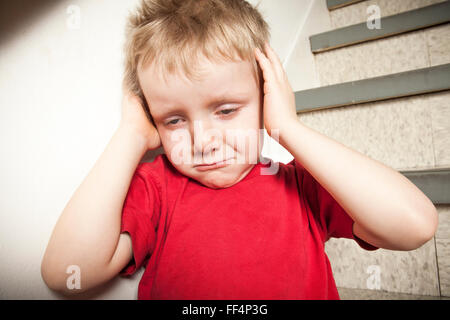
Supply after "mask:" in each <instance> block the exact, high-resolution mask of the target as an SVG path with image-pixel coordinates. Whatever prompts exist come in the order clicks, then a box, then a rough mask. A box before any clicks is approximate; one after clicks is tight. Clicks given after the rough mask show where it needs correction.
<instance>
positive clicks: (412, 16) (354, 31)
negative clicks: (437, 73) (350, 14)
mask: <svg viewBox="0 0 450 320" xmlns="http://www.w3.org/2000/svg"><path fill="white" fill-rule="evenodd" d="M447 22H450V1H445V2H442V3H438V4H434V5H431V6H426V7H423V8H419V9H415V10H411V11H407V12H403V13H400V14H396V15H392V16H388V17H384V18H381V19H380V23H381V28H380V29H369V28H368V27H367V24H366V23H365V22H364V23H359V24H355V25H351V26H348V27H344V28H339V29H335V30H331V31H327V32H323V33H319V34H316V35H312V36H311V37H309V40H310V43H311V51H312V52H313V53H318V52H323V51H328V50H333V49H336V48H342V47H346V46H351V45H354V44H357V43H362V42H366V41H371V40H375V39H380V38H386V37H390V36H393V35H397V34H401V33H405V32H410V31H414V30H419V29H423V28H428V27H431V26H435V25H439V24H442V23H447Z"/></svg>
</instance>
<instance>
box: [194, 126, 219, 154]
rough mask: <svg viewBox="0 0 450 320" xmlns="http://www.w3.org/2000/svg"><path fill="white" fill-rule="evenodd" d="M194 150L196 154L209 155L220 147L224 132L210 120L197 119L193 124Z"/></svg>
mask: <svg viewBox="0 0 450 320" xmlns="http://www.w3.org/2000/svg"><path fill="white" fill-rule="evenodd" d="M191 136H192V137H193V145H194V147H193V151H194V156H203V157H205V156H208V155H209V154H211V153H213V152H217V151H219V149H220V146H221V141H222V138H223V136H222V133H221V131H220V130H219V129H218V128H215V127H214V126H213V125H212V124H211V121H209V120H196V121H195V122H194V126H193V132H191Z"/></svg>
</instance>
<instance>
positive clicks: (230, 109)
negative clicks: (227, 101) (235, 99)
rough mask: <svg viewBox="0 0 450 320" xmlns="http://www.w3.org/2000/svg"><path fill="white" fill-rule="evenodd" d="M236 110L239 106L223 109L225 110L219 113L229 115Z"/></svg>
mask: <svg viewBox="0 0 450 320" xmlns="http://www.w3.org/2000/svg"><path fill="white" fill-rule="evenodd" d="M236 110H237V108H229V109H223V110H220V111H219V113H220V114H222V115H229V114H231V113H233V112H235V111H236Z"/></svg>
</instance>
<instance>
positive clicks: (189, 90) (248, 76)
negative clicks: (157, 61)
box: [139, 61, 257, 105]
mask: <svg viewBox="0 0 450 320" xmlns="http://www.w3.org/2000/svg"><path fill="white" fill-rule="evenodd" d="M201 71H202V72H201V77H200V78H199V79H197V80H195V79H189V78H188V77H187V76H186V75H185V74H183V73H180V72H175V73H172V74H165V75H163V74H161V73H162V70H161V68H157V67H155V66H154V65H149V66H147V67H145V68H142V69H141V70H140V73H139V78H140V83H141V86H142V90H143V91H144V93H145V94H146V96H149V97H150V96H151V98H152V99H153V100H157V101H158V102H159V103H158V105H168V104H171V103H173V102H175V103H176V102H177V98H180V99H189V98H192V99H201V100H203V101H205V100H208V99H220V98H223V99H233V98H234V99H240V98H242V97H244V96H248V95H249V94H251V93H254V91H255V90H257V86H256V85H255V84H256V83H255V79H254V77H253V73H252V67H251V64H250V63H249V62H248V61H239V62H234V61H231V62H223V63H214V62H211V63H205V64H204V65H202V69H201Z"/></svg>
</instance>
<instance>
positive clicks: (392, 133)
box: [293, 0, 450, 299]
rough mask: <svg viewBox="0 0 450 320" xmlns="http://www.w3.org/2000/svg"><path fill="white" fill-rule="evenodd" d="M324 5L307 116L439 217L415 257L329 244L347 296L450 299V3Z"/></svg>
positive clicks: (299, 96) (346, 1) (342, 1)
mask: <svg viewBox="0 0 450 320" xmlns="http://www.w3.org/2000/svg"><path fill="white" fill-rule="evenodd" d="M317 1H323V2H325V1H326V9H324V10H328V11H327V13H326V14H327V15H329V20H330V25H331V29H332V30H328V31H326V32H319V33H316V34H313V35H311V36H310V37H309V45H310V51H311V53H312V54H313V59H314V66H315V67H314V70H315V76H316V77H317V79H318V82H319V83H320V85H319V86H316V87H313V88H309V89H305V90H299V91H296V92H295V98H296V105H297V112H298V116H299V119H300V120H301V121H302V122H303V123H304V124H305V125H307V126H309V127H311V128H313V129H315V130H317V131H319V132H321V133H323V134H326V135H327V136H329V137H331V138H333V139H335V140H337V141H339V142H341V143H343V144H345V145H347V146H348V147H351V148H352V149H354V150H357V151H359V152H361V153H363V154H365V155H367V156H369V157H371V158H373V159H376V160H378V161H380V162H382V163H385V164H386V165H388V166H390V167H392V168H394V169H396V170H398V171H399V172H401V173H402V174H404V175H405V176H406V177H407V178H408V179H410V180H411V181H412V182H413V183H415V184H416V186H418V187H419V188H420V189H421V190H422V191H423V192H424V193H425V194H426V195H427V196H428V197H429V198H430V199H431V200H432V201H433V203H434V204H435V205H436V208H437V209H438V212H439V229H438V232H437V233H436V235H435V237H434V238H433V239H432V240H430V241H429V242H428V243H426V244H425V245H423V246H422V247H420V248H419V249H417V250H414V251H407V252H403V251H389V250H384V249H379V250H377V251H375V252H369V251H365V250H363V249H361V248H360V247H359V246H358V245H357V244H356V243H355V242H354V241H352V240H349V239H330V240H329V241H328V242H327V243H326V252H327V255H328V257H329V259H330V262H331V265H332V269H333V273H334V276H335V280H336V284H337V286H338V289H339V292H340V294H341V298H342V299H450V1H445V0H394V1H392V0H390V1H388V0H369V1H365V0H317ZM314 12H315V11H314V10H313V11H312V13H311V14H315V13H314ZM377 15H379V17H380V19H379V20H378V21H372V20H371V21H369V22H368V17H374V16H377ZM375 22H377V23H379V26H380V28H374V27H373V26H376V23H375ZM300 56H301V55H298V57H300ZM293 59H294V60H295V55H294V57H293ZM301 63H302V61H301V60H300V59H299V58H298V61H297V64H301ZM296 72H299V71H296ZM446 297H447V298H446Z"/></svg>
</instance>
